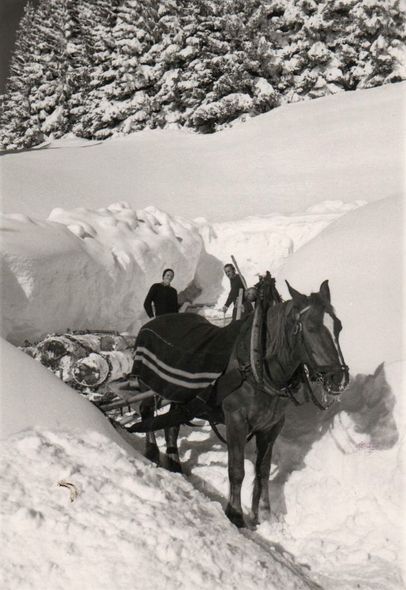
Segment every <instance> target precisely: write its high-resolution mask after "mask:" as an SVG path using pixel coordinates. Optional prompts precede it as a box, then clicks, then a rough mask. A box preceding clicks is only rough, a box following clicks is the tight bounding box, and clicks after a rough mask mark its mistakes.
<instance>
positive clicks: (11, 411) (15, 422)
mask: <svg viewBox="0 0 406 590" xmlns="http://www.w3.org/2000/svg"><path fill="white" fill-rule="evenodd" d="M1 352H2V355H1V358H2V363H3V368H4V370H5V373H4V374H3V375H4V380H5V381H4V385H5V387H4V388H3V395H2V422H3V424H2V426H3V433H2V435H3V436H7V440H6V441H5V442H4V443H3V445H2V466H3V475H2V488H1V492H0V500H1V501H0V505H1V508H0V512H1V518H2V533H3V538H2V555H1V558H0V564H1V568H2V583H3V587H5V588H10V589H11V588H13V590H17V589H21V590H23V589H26V588H30V590H36V589H38V590H40V589H41V590H42V589H43V588H44V587H46V588H53V589H55V590H67V588H70V589H72V590H83V589H84V588H98V589H99V590H111V588H115V589H117V590H127V589H128V588H130V587H131V588H136V589H141V588H142V589H146V590H152V589H153V588H179V589H185V590H189V589H190V588H196V589H202V590H203V589H204V590H211V589H212V588H215V587H218V586H219V585H221V587H222V588H225V589H230V590H231V589H235V588H237V587H242V588H244V589H247V590H249V589H252V590H254V589H255V590H257V589H264V590H265V589H267V590H268V589H275V590H279V589H280V588H288V589H291V590H294V589H295V590H296V589H297V590H299V589H315V587H316V586H315V584H314V583H312V581H311V579H310V577H309V575H308V573H307V572H305V570H303V569H302V568H301V567H300V566H299V565H297V564H295V563H294V561H293V560H292V559H290V558H289V557H287V556H286V557H285V556H283V555H281V554H280V553H278V551H276V550H272V548H268V547H267V546H264V545H263V544H261V542H260V541H259V540H257V541H256V540H255V538H253V539H251V540H250V539H247V538H246V537H244V536H243V535H240V533H239V532H238V531H237V529H236V528H235V527H234V526H233V525H231V524H230V523H229V521H228V520H227V519H226V517H225V516H224V514H223V512H222V509H221V506H220V505H219V504H218V503H214V502H210V501H209V500H208V499H207V498H206V497H205V496H203V495H202V494H201V493H199V492H198V491H197V490H195V489H194V488H193V486H192V485H191V484H190V483H189V482H188V481H187V480H185V479H183V478H182V477H181V476H178V475H174V474H170V473H168V472H166V471H164V470H160V469H156V468H155V467H154V466H152V465H151V464H149V463H147V462H146V461H145V460H143V459H142V458H141V457H139V456H138V455H137V454H136V453H133V455H134V456H133V457H132V458H131V456H130V455H129V454H128V453H127V452H125V450H124V449H123V448H120V446H119V445H117V442H118V440H119V437H118V436H117V435H116V434H115V432H114V430H113V429H112V427H111V426H110V425H109V423H108V422H107V420H106V419H105V418H104V417H103V416H102V415H101V414H100V413H99V412H98V410H96V409H95V408H94V407H93V406H92V405H91V404H90V403H89V402H87V401H86V400H84V399H82V398H81V397H80V396H79V394H78V393H76V392H73V391H71V390H70V389H69V388H68V387H66V386H65V385H63V384H62V383H60V382H59V381H58V380H57V379H56V378H55V377H54V376H53V375H51V374H50V373H48V372H47V370H46V369H44V368H43V367H41V366H40V365H38V364H37V363H35V361H33V360H32V359H30V358H29V357H27V356H25V355H24V353H22V352H20V351H18V350H16V349H14V347H13V346H12V345H10V344H8V343H4V344H3V346H2V351H1ZM16 375H19V378H18V379H16ZM120 445H121V447H123V446H124V444H123V443H122V442H121V443H120ZM61 480H65V481H68V482H70V483H73V484H74V485H75V486H76V488H77V490H78V492H79V495H78V498H77V499H76V500H75V501H74V502H72V503H71V502H70V501H69V492H68V490H67V489H66V488H63V487H58V485H57V484H58V482H59V481H61Z"/></svg>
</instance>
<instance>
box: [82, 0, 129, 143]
mask: <svg viewBox="0 0 406 590" xmlns="http://www.w3.org/2000/svg"><path fill="white" fill-rule="evenodd" d="M119 2H120V0H79V8H80V19H79V24H80V36H81V39H82V46H83V54H84V55H86V62H87V69H86V76H85V79H84V82H85V84H86V87H85V92H84V96H83V98H82V100H81V102H79V104H78V106H77V108H76V109H75V120H74V122H73V124H72V131H73V132H74V133H75V134H76V135H79V136H80V137H86V138H88V139H104V138H106V137H109V136H110V135H111V134H112V130H111V129H110V128H109V126H108V121H109V115H108V113H106V107H107V105H108V100H107V99H106V89H108V88H109V87H110V85H112V84H114V82H115V80H116V72H115V71H114V69H113V68H112V54H113V51H114V47H115V44H114V39H113V34H112V31H113V28H114V26H115V24H116V21H117V11H118V7H119Z"/></svg>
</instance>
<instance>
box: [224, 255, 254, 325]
mask: <svg viewBox="0 0 406 590" xmlns="http://www.w3.org/2000/svg"><path fill="white" fill-rule="evenodd" d="M224 272H225V274H226V276H228V278H229V279H230V285H231V289H230V293H229V294H228V297H227V301H226V302H225V304H224V307H223V312H224V313H225V312H226V311H227V309H228V308H229V307H230V305H231V304H232V303H233V304H234V309H233V321H234V320H235V319H237V305H236V303H237V299H238V294H239V291H240V289H242V290H243V291H244V284H243V282H242V280H241V277H240V275H239V274H237V273H236V272H235V266H234V264H226V265H225V266H224ZM252 310H253V307H252V305H251V303H250V302H249V301H244V299H243V311H242V314H241V317H244V316H245V315H247V314H248V313H250V311H252Z"/></svg>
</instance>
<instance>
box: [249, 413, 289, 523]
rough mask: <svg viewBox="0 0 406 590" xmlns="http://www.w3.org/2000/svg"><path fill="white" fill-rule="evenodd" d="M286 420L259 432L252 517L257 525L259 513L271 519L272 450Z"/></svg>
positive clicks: (257, 436)
mask: <svg viewBox="0 0 406 590" xmlns="http://www.w3.org/2000/svg"><path fill="white" fill-rule="evenodd" d="M284 421H285V420H284V418H283V419H282V420H280V421H279V422H278V423H277V424H276V425H275V426H273V427H272V428H271V429H270V430H267V431H263V432H257V434H256V435H255V438H256V443H257V457H256V462H255V480H254V489H253V493H252V505H251V516H252V519H253V520H254V522H255V523H258V522H259V519H258V515H259V513H265V514H264V516H265V518H269V516H270V512H271V505H270V501H269V474H270V471H271V459H272V449H273V445H274V442H275V440H276V439H277V437H278V434H279V433H280V431H281V429H282V426H283V423H284Z"/></svg>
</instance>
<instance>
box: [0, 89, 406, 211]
mask: <svg viewBox="0 0 406 590" xmlns="http://www.w3.org/2000/svg"><path fill="white" fill-rule="evenodd" d="M405 88H406V83H398V84H391V85H388V86H385V87H380V88H374V89H368V90H363V91H358V92H346V93H340V94H339V95H335V96H332V97H328V98H321V99H317V100H315V101H314V100H313V101H309V102H302V103H298V104H292V105H287V106H283V107H281V108H277V109H274V110H273V111H271V112H269V113H266V114H264V115H260V116H258V117H255V118H254V119H250V120H247V121H246V123H245V124H244V125H238V126H235V127H233V128H231V129H226V130H223V131H222V132H220V133H216V134H215V135H196V134H194V133H191V132H189V133H188V132H187V131H182V130H175V129H173V130H163V131H162V130H156V131H148V130H145V131H142V132H139V133H135V134H133V135H130V136H127V137H123V138H118V139H114V140H109V141H105V142H103V143H97V142H86V141H84V140H72V139H71V138H67V139H62V140H58V141H54V142H52V143H51V145H50V146H48V148H46V149H38V150H31V151H26V152H22V153H19V154H8V155H3V157H2V158H1V174H2V185H1V195H2V202H3V207H2V209H3V211H4V212H7V213H14V212H15V211H18V212H20V213H24V214H26V215H29V216H34V217H35V216H37V217H41V218H45V217H47V216H48V215H49V213H50V211H51V210H52V209H53V208H54V207H55V206H58V207H61V208H64V209H74V208H77V207H81V206H83V204H84V203H85V205H86V207H88V208H91V209H98V208H100V207H107V206H108V205H110V204H111V203H113V202H115V201H117V200H121V201H126V202H128V203H129V204H130V205H131V206H132V208H134V209H139V208H143V207H147V206H149V205H151V204H152V205H154V206H156V207H159V208H160V209H164V210H165V211H167V212H168V213H169V214H171V215H181V216H183V217H186V218H188V219H193V218H194V217H196V216H204V217H206V218H207V219H208V220H209V221H224V220H225V221H229V220H231V219H241V218H244V217H246V216H248V215H252V214H253V213H255V215H266V214H269V213H270V212H271V211H273V212H280V213H284V214H286V213H292V212H294V211H297V210H300V211H303V210H304V209H305V208H307V207H309V206H311V205H313V204H315V203H320V202H323V201H326V200H333V201H336V200H338V201H344V202H345V203H350V202H354V201H356V200H358V199H364V200H367V201H373V200H377V199H381V198H384V197H387V196H391V195H392V194H398V193H399V192H400V191H401V190H402V188H403V183H404V168H403V166H404V161H403V160H404V158H403V153H404V151H403V137H402V125H401V124H400V122H401V121H402V117H403V109H404V90H405ZM68 146H69V157H67V153H68V152H66V148H67V147H68ZM225 154H226V155H225ZM39 170H40V171H41V173H40V174H39V173H38V171H39ZM197 203H198V206H197Z"/></svg>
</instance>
